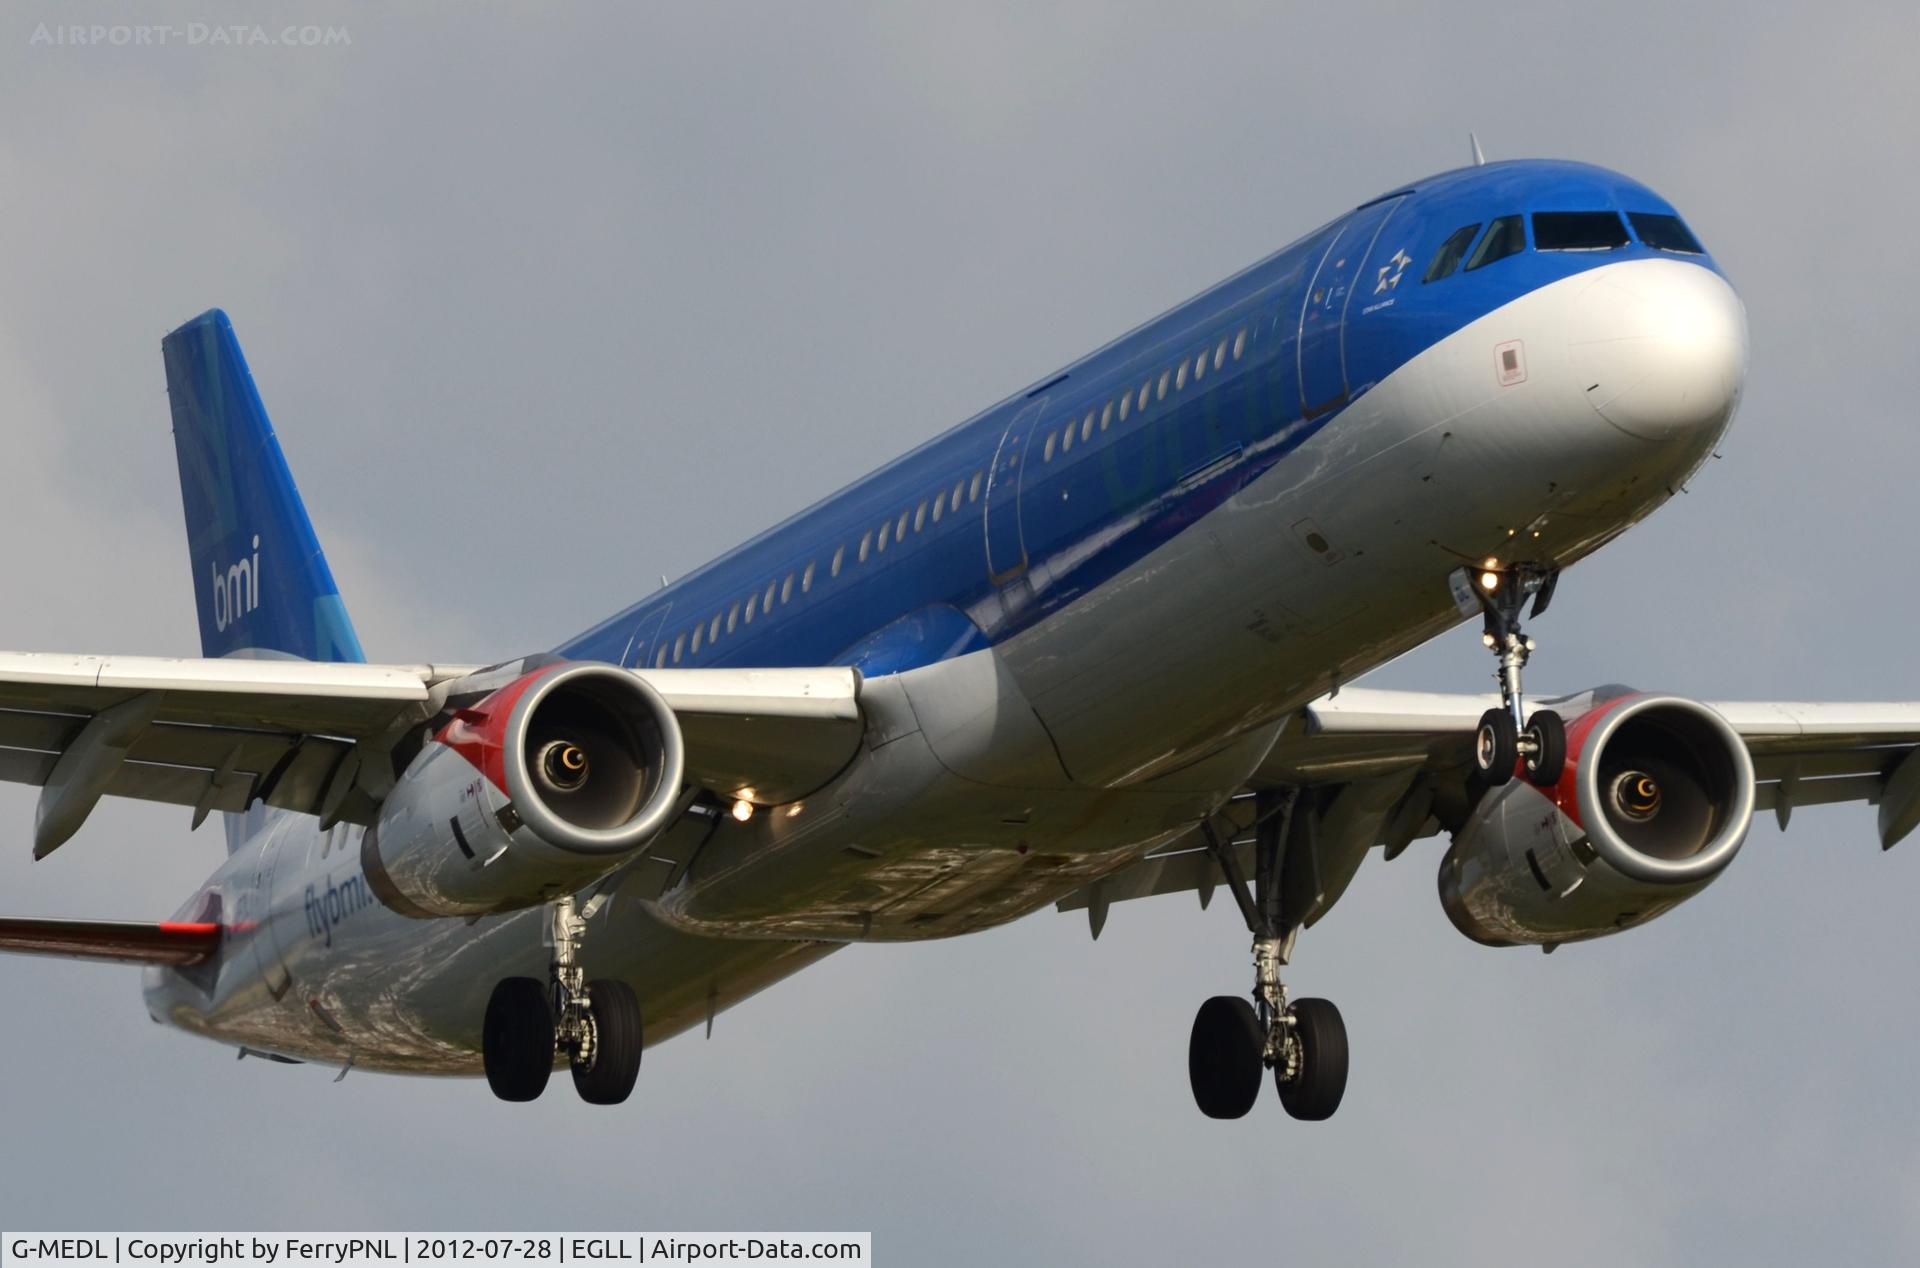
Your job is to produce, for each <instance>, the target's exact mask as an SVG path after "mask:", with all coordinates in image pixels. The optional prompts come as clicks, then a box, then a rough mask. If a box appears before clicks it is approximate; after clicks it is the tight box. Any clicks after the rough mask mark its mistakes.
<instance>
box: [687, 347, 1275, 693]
mask: <svg viewBox="0 0 1920 1268" xmlns="http://www.w3.org/2000/svg"><path fill="white" fill-rule="evenodd" d="M1246 350H1247V328H1246V327H1245V326H1242V327H1241V328H1240V329H1239V331H1238V332H1236V333H1235V334H1233V335H1223V336H1221V338H1220V342H1219V343H1218V344H1217V345H1216V346H1215V347H1214V348H1213V349H1212V350H1211V352H1209V350H1208V349H1206V348H1202V349H1200V351H1199V352H1197V353H1195V354H1194V355H1193V357H1192V358H1191V360H1189V359H1187V358H1184V357H1183V358H1181V360H1180V364H1179V365H1178V366H1177V367H1175V368H1171V369H1167V370H1162V371H1161V372H1160V380H1159V386H1158V395H1157V397H1156V396H1154V393H1155V390H1156V389H1155V385H1154V380H1153V378H1152V377H1151V376H1149V377H1148V378H1147V381H1146V382H1144V383H1142V384H1141V385H1140V390H1139V391H1138V392H1137V393H1136V392H1132V391H1129V392H1127V393H1125V394H1124V395H1122V396H1119V397H1116V398H1114V399H1113V400H1110V401H1108V402H1107V403H1106V406H1105V408H1103V409H1100V410H1098V411H1097V412H1098V413H1099V415H1100V430H1101V431H1105V430H1107V428H1108V427H1110V426H1112V424H1113V419H1114V415H1115V413H1116V412H1117V413H1118V414H1119V417H1120V421H1121V422H1125V421H1126V420H1127V415H1128V414H1130V413H1131V412H1132V411H1133V410H1134V409H1135V408H1138V409H1142V410H1144V409H1146V408H1147V402H1148V400H1149V399H1158V400H1162V401H1164V400H1166V399H1167V392H1168V390H1169V387H1171V390H1173V391H1175V392H1179V391H1182V390H1184V389H1185V388H1186V386H1187V379H1188V377H1189V375H1191V377H1192V378H1193V381H1194V382H1196V383H1197V382H1199V381H1200V380H1201V379H1203V378H1205V377H1206V374H1207V368H1208V363H1209V361H1211V363H1212V368H1213V369H1215V370H1219V369H1221V368H1222V367H1223V366H1225V365H1226V363H1227V358H1228V356H1232V358H1233V359H1234V360H1235V361H1238V360H1239V359H1240V358H1241V357H1242V356H1243V355H1244V354H1245V353H1246ZM1095 413H1096V411H1095V410H1092V409H1089V410H1088V411H1087V414H1086V417H1085V418H1083V419H1081V420H1080V423H1079V426H1078V429H1077V430H1078V432H1079V435H1080V439H1081V440H1083V441H1084V440H1087V439H1089V438H1091V437H1092V435H1093V428H1094V421H1093V420H1094V414H1095ZM1075 430H1076V428H1075V427H1074V425H1073V424H1068V425H1067V427H1066V428H1065V429H1064V431H1057V432H1049V433H1047V441H1046V453H1045V459H1044V460H1045V461H1047V462H1052V461H1053V451H1054V446H1055V444H1056V442H1057V443H1058V444H1059V447H1060V451H1061V452H1062V453H1065V452H1066V451H1067V450H1069V449H1072V448H1073V438H1074V432H1075ZM985 480H986V472H985V471H984V470H978V471H975V472H974V473H973V475H972V477H971V478H969V477H967V476H962V477H960V479H958V480H956V481H955V482H954V485H953V488H952V489H951V490H948V489H941V490H940V491H939V492H938V493H935V494H933V495H932V496H931V497H928V498H922V499H921V501H920V505H919V506H917V507H914V508H912V509H911V510H905V511H902V512H900V515H899V518H898V519H889V520H888V521H887V522H886V523H884V524H882V525H880V528H879V530H878V532H876V531H875V530H873V529H868V530H867V531H866V532H864V533H862V534H861V535H860V544H859V546H858V547H857V548H856V552H855V555H856V561H857V562H859V563H865V562H867V559H868V557H869V556H871V555H877V554H881V553H884V552H885V551H886V549H887V546H888V545H889V544H890V543H892V542H896V541H904V540H906V536H907V533H908V532H909V531H912V532H914V533H919V532H921V531H922V530H923V529H925V528H926V526H927V525H928V524H938V523H939V522H940V520H941V517H942V516H943V515H945V514H957V513H958V512H959V510H960V507H961V504H962V503H963V502H964V503H966V504H969V505H970V504H972V503H975V502H978V501H979V500H980V489H981V485H982V484H983V483H984V482H985ZM846 557H847V548H846V547H845V546H840V547H837V548H835V550H834V552H833V560H832V562H831V563H830V564H829V565H828V573H829V575H830V576H834V577H838V576H839V575H840V569H841V567H842V566H843V565H844V564H845V563H846ZM814 568H815V562H814V561H809V562H808V564H807V566H806V567H805V568H804V569H802V570H801V571H800V572H798V573H791V572H790V573H788V574H787V576H786V580H784V581H769V582H768V583H767V589H766V592H765V593H764V594H761V593H759V592H757V591H756V592H755V593H753V594H750V595H748V596H747V598H746V599H745V601H744V602H741V601H735V603H734V605H733V606H732V607H731V608H729V609H728V610H727V611H725V612H715V613H714V614H713V617H712V619H710V620H708V621H705V622H703V623H701V624H699V625H696V626H694V627H693V628H692V629H691V630H683V631H682V632H681V633H680V634H679V635H678V636H676V637H675V638H674V640H673V645H672V646H671V647H669V646H668V645H667V643H666V642H665V641H664V640H663V641H662V642H661V644H660V649H659V650H658V651H657V652H655V653H654V657H653V665H654V668H656V669H665V668H666V667H667V665H668V664H669V663H671V664H675V665H678V664H680V663H681V661H683V660H684V659H686V657H688V656H690V655H695V654H697V653H698V652H699V651H700V649H701V648H702V647H703V646H706V645H709V644H713V643H718V642H719V641H720V639H721V638H722V637H723V636H725V635H727V634H731V633H733V632H734V630H735V629H736V628H738V627H740V626H742V625H752V624H753V618H754V616H755V614H756V613H757V612H771V611H772V610H773V606H774V600H775V597H776V595H777V597H778V599H779V602H780V604H781V605H782V606H784V605H786V604H787V603H788V602H790V601H791V600H792V598H793V583H794V578H795V576H798V577H799V579H800V593H801V594H806V593H808V592H810V591H811V590H812V589H813V574H814Z"/></svg>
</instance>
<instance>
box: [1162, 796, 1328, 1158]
mask: <svg viewBox="0 0 1920 1268" xmlns="http://www.w3.org/2000/svg"><path fill="white" fill-rule="evenodd" d="M1257 804H1259V805H1260V807H1261V809H1260V813H1259V817H1258V819H1257V821H1256V826H1255V833H1254V864H1255V876H1254V886H1253V887H1249V885H1248V883H1247V877H1246V874H1245V872H1244V870H1243V869H1242V868H1241V866H1240V860H1239V856H1238V855H1237V854H1236V853H1235V851H1234V848H1233V846H1232V845H1231V844H1228V843H1225V842H1222V841H1221V840H1220V838H1219V836H1218V834H1216V833H1215V832H1214V830H1213V826H1212V825H1211V824H1210V823H1209V824H1203V825H1202V826H1201V833H1202V835H1203V836H1204V837H1205V839H1206V842H1207V849H1208V851H1209V852H1210V853H1211V854H1212V855H1213V857H1214V860H1215V861H1216V862H1217V863H1218V864H1219V866H1220V870H1221V873H1222V874H1223V875H1224V876H1225V878H1226V882H1227V887H1228V889H1229V890H1230V891H1231V892H1232V893H1233V897H1234V901H1235V902H1236V903H1237V904H1238V905H1239V907H1240V913H1241V915H1242V916H1244V917H1245V918H1246V922H1247V928H1248V930H1249V931H1250V932H1252V934H1253V965H1254V989H1253V993H1252V997H1251V1000H1249V999H1247V998H1243V997H1240V996H1235V995H1216V996H1214V997H1213V998H1212V999H1209V1000H1208V1001H1207V1002H1206V1003H1204V1004H1202V1005H1201V1006H1200V1011H1199V1013H1198V1014H1197V1015H1196V1016H1195V1017H1194V1019H1193V1030H1192V1033H1191V1034H1190V1035H1189V1037H1188V1040H1187V1076H1188V1080H1189V1082H1190V1083H1191V1085H1192V1088H1193V1099H1194V1102H1195V1104H1197V1105H1198V1106H1199V1107H1200V1112H1201V1113H1203V1114H1205V1115H1206V1116H1207V1117H1209V1118H1240V1117H1242V1116H1244V1115H1245V1114H1246V1113H1247V1111H1248V1110H1250V1109H1252V1108H1253V1103H1254V1101H1255V1100H1257V1099H1259V1096H1260V1082H1261V1072H1262V1070H1263V1068H1264V1069H1267V1070H1272V1071H1273V1086H1274V1089H1275V1090H1276V1091H1277V1092H1278V1093H1279V1094H1280V1104H1281V1106H1282V1107H1283V1108H1285V1110H1286V1111H1287V1113H1288V1114H1290V1115H1292V1116H1293V1117H1294V1118H1298V1119H1305V1120H1309V1121H1317V1120H1320V1119H1325V1118H1330V1117H1331V1116H1332V1115H1333V1112H1334V1110H1336V1109H1338V1108H1339V1107H1340V1098H1341V1096H1342V1095H1343V1094H1344V1093H1345V1092H1346V1088H1347V1031H1346V1025H1345V1023H1343V1022H1342V1021H1341V1020H1340V1010H1339V1009H1337V1008H1335V1007H1334V1006H1333V1004H1332V1003H1330V1002H1329V1001H1327V1000H1324V999H1302V1000H1295V1001H1293V1002H1292V1003H1289V1002H1288V1000H1287V988H1286V986H1285V984H1284V983H1282V982H1281V980H1280V968H1281V966H1282V965H1284V964H1285V963H1286V962H1287V958H1288V956H1289V955H1290V954H1291V953H1292V951H1293V944H1294V940H1295V939H1296V938H1297V937H1298V935H1299V932H1300V925H1299V920H1298V919H1297V918H1296V914H1295V913H1292V912H1290V911H1289V910H1288V909H1287V908H1286V906H1285V905H1284V904H1283V903H1282V902H1281V884H1280V880H1281V872H1282V867H1283V864H1284V861H1285V853H1286V842H1287V840H1288V838H1289V837H1290V836H1294V835H1295V834H1294V833H1293V832H1291V831H1290V829H1291V828H1292V827H1293V825H1294V822H1295V818H1294V817H1295V815H1296V814H1299V815H1301V816H1304V817H1305V818H1306V819H1310V818H1311V816H1312V808H1311V806H1309V805H1306V804H1304V803H1303V800H1302V798H1301V797H1300V795H1299V794H1298V793H1283V794H1279V795H1277V796H1271V797H1270V796H1267V795H1263V796H1262V798H1261V799H1260V802H1259V803H1257Z"/></svg>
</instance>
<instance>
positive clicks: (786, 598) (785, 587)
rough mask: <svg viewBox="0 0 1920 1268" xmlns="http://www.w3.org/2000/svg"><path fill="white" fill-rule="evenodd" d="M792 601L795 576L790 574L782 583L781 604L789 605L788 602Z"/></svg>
mask: <svg viewBox="0 0 1920 1268" xmlns="http://www.w3.org/2000/svg"><path fill="white" fill-rule="evenodd" d="M792 599H793V574H792V573H788V574H787V579H786V580H785V581H783V582H781V583H780V602H782V603H787V602H790V601H791V600H792Z"/></svg>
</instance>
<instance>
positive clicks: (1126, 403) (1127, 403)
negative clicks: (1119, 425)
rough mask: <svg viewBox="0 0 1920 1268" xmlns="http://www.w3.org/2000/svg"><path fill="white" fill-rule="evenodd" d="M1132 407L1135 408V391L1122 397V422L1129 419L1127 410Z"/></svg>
mask: <svg viewBox="0 0 1920 1268" xmlns="http://www.w3.org/2000/svg"><path fill="white" fill-rule="evenodd" d="M1132 408H1133V393H1131V392H1129V393H1127V394H1126V395H1125V396H1123V397H1121V398H1120V421H1121V422H1123V423H1124V422H1126V421H1127V412H1128V411H1129V410H1131V409H1132Z"/></svg>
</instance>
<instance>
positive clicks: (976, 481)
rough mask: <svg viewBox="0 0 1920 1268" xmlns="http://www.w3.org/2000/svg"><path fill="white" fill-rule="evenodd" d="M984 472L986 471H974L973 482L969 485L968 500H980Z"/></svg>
mask: <svg viewBox="0 0 1920 1268" xmlns="http://www.w3.org/2000/svg"><path fill="white" fill-rule="evenodd" d="M984 474H985V472H981V471H976V472H974V473H973V483H972V484H970V485H968V486H967V501H969V502H978V501H979V500H980V478H981V476H983V475H984Z"/></svg>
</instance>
